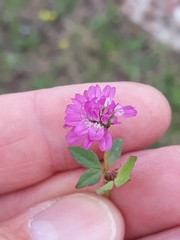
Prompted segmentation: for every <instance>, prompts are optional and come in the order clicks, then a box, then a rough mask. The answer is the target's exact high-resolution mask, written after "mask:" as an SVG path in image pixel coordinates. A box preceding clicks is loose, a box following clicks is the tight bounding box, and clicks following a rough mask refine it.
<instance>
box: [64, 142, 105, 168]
mask: <svg viewBox="0 0 180 240" xmlns="http://www.w3.org/2000/svg"><path fill="white" fill-rule="evenodd" d="M68 149H69V151H70V153H71V155H72V157H73V158H74V159H75V160H76V162H78V163H79V164H81V165H82V166H83V167H85V168H93V169H101V164H100V162H99V159H98V157H97V155H96V154H95V153H94V152H93V151H91V150H85V149H84V148H82V147H74V146H71V147H69V148H68Z"/></svg>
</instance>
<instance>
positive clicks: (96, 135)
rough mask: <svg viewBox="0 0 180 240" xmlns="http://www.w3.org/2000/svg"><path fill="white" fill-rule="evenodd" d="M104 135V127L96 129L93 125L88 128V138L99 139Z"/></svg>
mask: <svg viewBox="0 0 180 240" xmlns="http://www.w3.org/2000/svg"><path fill="white" fill-rule="evenodd" d="M103 135H104V128H103V127H101V128H100V129H97V128H95V127H92V128H90V130H89V139H90V140H92V141H94V140H100V139H101V138H102V137H103Z"/></svg>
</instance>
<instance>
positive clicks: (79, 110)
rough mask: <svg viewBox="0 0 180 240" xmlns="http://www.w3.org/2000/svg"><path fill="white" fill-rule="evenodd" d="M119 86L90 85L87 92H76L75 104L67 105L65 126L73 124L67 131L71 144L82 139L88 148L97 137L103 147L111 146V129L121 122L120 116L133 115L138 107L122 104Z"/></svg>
mask: <svg viewBox="0 0 180 240" xmlns="http://www.w3.org/2000/svg"><path fill="white" fill-rule="evenodd" d="M115 92H116V88H115V87H110V86H109V85H106V86H105V87H104V89H103V90H101V88H100V86H99V85H98V84H97V85H96V86H90V87H89V89H88V90H85V91H84V93H83V95H81V94H76V95H75V98H72V102H73V104H69V105H68V106H67V108H66V111H65V113H66V116H65V125H64V128H71V130H70V132H69V133H68V134H67V135H66V139H67V141H68V143H69V145H75V144H78V143H80V142H82V147H83V148H84V149H89V148H90V146H91V145H92V143H93V142H94V141H97V142H98V145H99V148H100V150H101V151H105V150H110V149H111V147H112V136H111V134H110V132H109V131H108V129H109V128H110V126H111V125H114V124H120V122H119V121H118V117H125V118H126V117H133V116H136V114H137V111H136V110H135V109H134V107H132V106H121V105H120V103H115V102H114V100H113V98H114V95H115Z"/></svg>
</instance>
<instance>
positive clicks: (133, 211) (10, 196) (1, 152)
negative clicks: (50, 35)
mask: <svg viewBox="0 0 180 240" xmlns="http://www.w3.org/2000/svg"><path fill="white" fill-rule="evenodd" d="M110 85H111V86H115V87H116V89H117V91H116V97H115V102H120V103H121V104H122V105H132V106H134V107H135V108H136V109H137V111H138V115H137V116H136V117H134V118H129V119H121V120H120V121H121V122H122V124H120V125H116V126H112V127H111V129H110V131H111V133H112V135H113V138H117V137H122V138H123V155H122V157H121V161H118V162H117V164H116V166H115V167H117V166H119V165H120V162H121V164H123V163H124V161H126V160H127V158H128V157H129V156H130V155H135V156H137V157H138V160H137V162H136V164H135V168H134V169H133V173H132V176H131V177H132V180H131V181H130V182H128V183H127V184H125V185H124V186H122V187H121V188H119V189H113V190H112V192H111V202H110V201H109V200H107V199H104V198H102V197H100V198H101V199H103V201H106V202H108V204H109V206H110V208H111V209H113V210H112V211H113V212H114V216H116V215H117V216H119V214H120V213H121V214H122V216H123V219H124V220H123V221H124V223H122V228H123V229H124V225H123V224H125V233H123V234H124V237H123V238H120V237H119V239H147V240H152V239H162V238H163V239H166V238H165V237H166V236H170V238H171V237H177V236H179V235H180V229H179V224H180V204H179V199H180V186H179V177H180V161H179V155H180V147H179V146H168V147H164V148H160V149H153V150H143V149H145V148H147V147H148V146H150V145H151V144H153V143H154V142H156V141H157V140H158V139H159V138H160V137H161V136H162V135H163V134H164V133H165V131H166V130H167V128H168V126H169V124H170V121H171V110H170V107H169V104H168V102H167V100H166V99H165V97H164V96H163V95H162V94H161V93H160V92H158V91H157V90H156V89H154V88H152V87H150V86H147V85H142V84H137V83H128V82H119V83H110ZM89 86H90V84H82V85H74V86H63V87H57V88H53V89H46V90H40V91H32V92H25V93H18V94H9V95H2V96H1V97H0V110H1V111H0V116H1V117H0V132H1V134H0V159H1V161H0V176H1V177H0V194H1V195H0V209H1V211H0V222H1V224H0V236H1V235H2V236H1V237H2V239H6V238H5V237H7V236H8V233H7V232H8V231H9V232H12V234H14V236H15V235H16V234H15V232H16V233H17V232H18V229H20V228H21V225H22V222H23V221H24V220H22V219H24V217H21V216H24V215H23V212H26V211H27V210H28V209H29V208H30V207H32V206H35V205H37V204H40V203H42V202H44V201H47V200H50V199H55V198H57V197H58V198H59V197H62V196H64V195H68V194H72V193H77V190H76V189H75V188H74V185H75V183H76V182H77V180H78V178H79V176H80V174H81V173H82V172H83V171H84V170H83V169H81V168H80V167H79V165H78V164H77V163H76V162H75V161H74V160H73V159H72V157H71V156H70V154H69V152H68V149H67V148H68V145H67V141H66V139H65V135H66V134H67V132H68V130H67V129H63V124H64V116H65V114H64V112H65V108H66V106H67V104H69V103H71V98H72V97H73V96H74V94H75V93H82V92H83V91H84V90H85V89H87V88H88V87H89ZM100 86H101V87H103V86H105V84H104V83H101V84H100ZM92 148H93V150H94V151H95V152H96V153H97V154H98V155H99V158H100V159H101V158H102V153H100V151H99V150H98V147H97V145H96V144H94V145H93V147H92ZM99 186H101V183H99V184H98V185H96V186H93V187H89V188H85V189H82V190H80V191H79V192H81V193H82V192H83V193H87V194H91V193H92V192H94V190H95V189H97V188H98V187H99ZM96 197H97V196H96ZM114 205H115V206H116V207H115V206H114ZM35 209H38V205H37V206H36V207H35ZM19 216H20V217H19ZM17 219H21V220H17ZM12 222H14V224H13V227H12V224H10V223H12ZM7 229H8V231H7ZM23 229H24V228H23ZM123 231H124V230H123ZM23 234H24V235H23ZM158 234H159V235H158ZM168 234H169V235H168ZM170 234H171V235H170ZM21 235H22V239H26V238H25V236H26V231H25V230H23V231H22V230H21ZM19 236H20V235H17V237H16V236H15V237H14V238H11V239H21V238H20V237H19ZM3 237H4V238H3ZM23 237H24V238H23ZM7 238H8V237H7ZM170 238H168V237H167V239H170ZM117 239H118V238H117Z"/></svg>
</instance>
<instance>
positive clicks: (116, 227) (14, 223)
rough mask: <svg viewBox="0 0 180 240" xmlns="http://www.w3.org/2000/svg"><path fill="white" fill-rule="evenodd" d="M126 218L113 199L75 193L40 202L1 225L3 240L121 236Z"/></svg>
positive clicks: (112, 238) (93, 239)
mask: <svg viewBox="0 0 180 240" xmlns="http://www.w3.org/2000/svg"><path fill="white" fill-rule="evenodd" d="M123 236H124V221H123V218H122V215H121V214H120V212H119V210H118V209H117V208H116V207H115V206H114V205H113V203H112V202H111V201H109V200H108V199H105V198H103V197H98V196H96V195H88V194H73V195H68V196H64V197H62V198H60V199H58V200H55V201H50V202H47V203H43V204H39V205H38V206H36V207H33V208H32V209H29V210H28V211H27V212H26V213H24V214H22V215H20V216H18V217H16V218H14V219H12V220H9V221H7V222H5V223H1V225H0V239H1V240H5V239H6V240H7V239H11V240H22V239H26V240H52V239H53V240H60V239H64V240H67V239H68V240H76V239H78V240H84V239H86V240H100V239H103V240H122V239H124V238H123Z"/></svg>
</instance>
